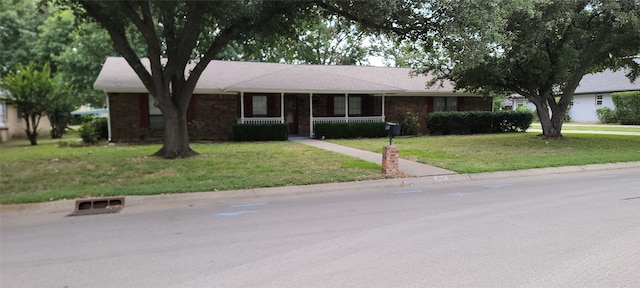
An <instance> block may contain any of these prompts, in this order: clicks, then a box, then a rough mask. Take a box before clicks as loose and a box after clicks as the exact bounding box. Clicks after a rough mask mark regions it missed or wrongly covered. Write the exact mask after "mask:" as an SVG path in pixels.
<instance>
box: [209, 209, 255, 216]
mask: <svg viewBox="0 0 640 288" xmlns="http://www.w3.org/2000/svg"><path fill="white" fill-rule="evenodd" d="M252 213H258V211H252V210H242V211H236V212H226V213H218V214H216V215H217V216H219V217H232V216H239V215H242V214H252Z"/></svg>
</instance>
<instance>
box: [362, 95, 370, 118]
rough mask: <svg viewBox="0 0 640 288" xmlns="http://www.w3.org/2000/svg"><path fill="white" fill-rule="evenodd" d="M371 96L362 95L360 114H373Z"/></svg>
mask: <svg viewBox="0 0 640 288" xmlns="http://www.w3.org/2000/svg"><path fill="white" fill-rule="evenodd" d="M372 100H373V97H371V96H369V95H364V96H362V112H361V113H362V116H371V115H372V114H373V101H372Z"/></svg>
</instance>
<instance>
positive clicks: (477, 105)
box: [458, 97, 493, 111]
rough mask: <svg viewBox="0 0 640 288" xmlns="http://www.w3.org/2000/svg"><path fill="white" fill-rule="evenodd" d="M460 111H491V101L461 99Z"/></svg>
mask: <svg viewBox="0 0 640 288" xmlns="http://www.w3.org/2000/svg"><path fill="white" fill-rule="evenodd" d="M460 100H462V103H460V104H461V105H460V107H458V109H459V110H460V111H491V110H492V108H493V99H491V97H461V98H460Z"/></svg>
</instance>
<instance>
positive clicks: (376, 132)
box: [313, 122, 402, 139]
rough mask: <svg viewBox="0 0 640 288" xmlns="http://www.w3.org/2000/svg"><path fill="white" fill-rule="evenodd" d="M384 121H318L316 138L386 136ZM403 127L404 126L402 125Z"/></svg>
mask: <svg viewBox="0 0 640 288" xmlns="http://www.w3.org/2000/svg"><path fill="white" fill-rule="evenodd" d="M385 125H386V123H383V122H351V123H318V124H316V125H315V126H314V129H313V131H314V133H315V136H316V138H322V137H324V138H325V139H338V138H377V137H385V136H386V135H387V132H385V130H384V127H385ZM400 128H402V127H400Z"/></svg>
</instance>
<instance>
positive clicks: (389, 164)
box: [382, 146, 400, 175]
mask: <svg viewBox="0 0 640 288" xmlns="http://www.w3.org/2000/svg"><path fill="white" fill-rule="evenodd" d="M398 157H400V152H399V149H398V146H384V147H383V148H382V173H384V174H390V175H393V174H397V173H398Z"/></svg>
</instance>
